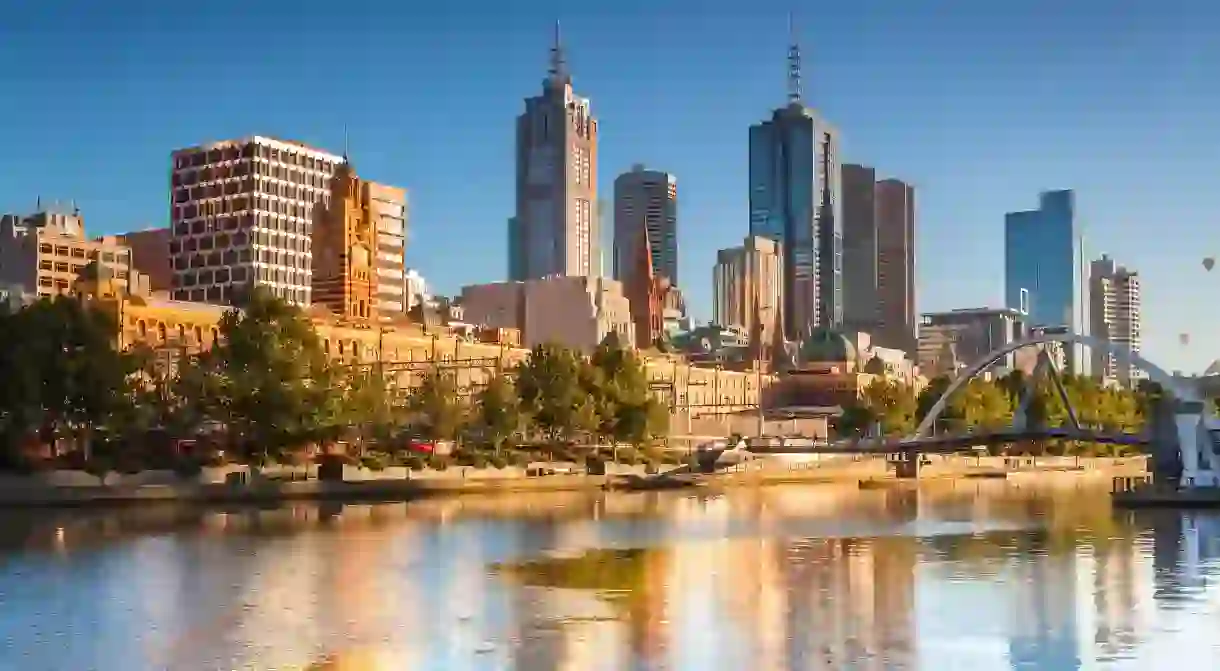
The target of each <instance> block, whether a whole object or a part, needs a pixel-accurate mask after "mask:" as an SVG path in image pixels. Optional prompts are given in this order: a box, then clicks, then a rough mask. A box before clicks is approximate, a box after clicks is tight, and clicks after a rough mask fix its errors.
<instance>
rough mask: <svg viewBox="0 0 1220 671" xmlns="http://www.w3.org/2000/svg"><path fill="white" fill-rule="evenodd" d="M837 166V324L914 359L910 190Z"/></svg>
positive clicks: (871, 172) (892, 181)
mask: <svg viewBox="0 0 1220 671" xmlns="http://www.w3.org/2000/svg"><path fill="white" fill-rule="evenodd" d="M876 176H877V173H876V171H875V170H874V169H872V168H869V167H866V166H862V165H844V166H843V320H844V322H845V324H846V325H847V326H848V327H849V328H851V329H853V330H860V331H867V332H868V333H870V334H872V336H873V341H874V342H876V343H877V344H879V345H882V346H884V347H892V348H894V349H900V350H903V351H905V352H907V354H909V355H911V356H914V354H915V349H916V332H915V331H916V328H917V324H916V314H915V189H914V188H913V187H911V186H910V185H909V184H906V183H905V182H902V181H900V180H897V179H886V180H882V181H880V182H878V181H876Z"/></svg>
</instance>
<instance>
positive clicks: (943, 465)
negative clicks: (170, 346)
mask: <svg viewBox="0 0 1220 671" xmlns="http://www.w3.org/2000/svg"><path fill="white" fill-rule="evenodd" d="M538 466H543V467H544V468H547V469H549V470H550V471H553V473H551V474H548V475H541V476H538V475H529V474H527V470H526V469H523V468H503V469H496V468H473V467H453V468H449V469H446V470H444V471H433V470H428V469H425V470H418V471H410V470H407V469H405V468H399V467H394V468H387V469H385V470H382V471H369V470H366V469H362V468H355V467H345V471H344V477H343V481H342V482H338V481H321V480H317V479H316V469H314V468H312V467H296V468H294V467H272V468H266V469H248V468H246V467H238V466H230V467H225V468H217V469H204V471H203V472H202V473H201V474H200V475H199V477H198V478H192V479H184V478H181V477H179V476H178V475H177V474H175V473H173V472H171V471H146V472H143V473H135V474H125V475H123V474H111V475H109V476H107V477H106V478H104V479H101V478H98V477H96V476H93V475H90V474H88V473H84V472H80V471H55V472H51V473H46V474H39V475H34V476H11V475H6V476H0V506H4V507H38V506H91V505H119V504H132V503H147V502H157V501H165V502H181V503H201V504H219V503H274V502H277V501H285V500H301V499H316V500H343V501H408V500H413V499H417V498H423V497H428V496H439V495H457V494H500V493H513V492H539V491H578V490H594V489H598V488H601V487H602V486H604V485H605V483H606V482H607V479H608V477H614V476H624V475H637V476H643V475H645V473H644V469H643V468H642V467H637V466H621V465H620V466H617V467H614V468H612V469H610V472H609V474H608V475H586V474H584V473H583V472H582V471H581V469H578V468H576V465H575V464H535V465H531V469H530V470H534V469H536V468H537V467H538ZM1146 471H1147V462H1146V459H1145V458H1143V457H1137V458H1126V459H1103V458H1095V459H1084V458H1071V457H1058V458H1056V457H1050V458H1005V457H982V458H976V457H945V458H934V459H931V460H930V461H929V462H928V463H927V464H926V465H924V466H923V467H922V468H921V473H920V479H921V480H925V479H926V480H936V479H960V478H970V477H1000V478H1004V477H1006V478H1008V479H1010V480H1019V479H1023V478H1030V479H1036V480H1039V481H1042V480H1046V479H1048V478H1082V477H1085V478H1094V477H1096V478H1106V479H1110V478H1114V477H1121V476H1126V475H1131V474H1142V473H1145V472H1146ZM700 477H701V478H703V479H704V481H705V482H706V483H707V484H709V485H711V486H760V485H771V484H785V483H794V484H795V483H804V484H819V483H839V484H843V483H848V484H851V483H859V482H867V481H888V480H895V477H894V469H893V467H892V465H891V464H888V463H887V462H886V461H885V460H884V459H882V458H877V457H871V456H870V457H860V456H857V457H837V458H833V459H825V460H820V461H806V462H791V461H783V460H773V459H755V460H752V461H748V462H745V463H742V464H738V465H736V466H732V467H729V468H727V469H725V470H723V471H720V472H718V473H715V474H709V475H704V476H700Z"/></svg>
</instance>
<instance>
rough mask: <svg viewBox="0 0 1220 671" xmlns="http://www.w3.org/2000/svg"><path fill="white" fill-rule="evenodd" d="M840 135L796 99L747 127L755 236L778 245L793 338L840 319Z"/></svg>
mask: <svg viewBox="0 0 1220 671" xmlns="http://www.w3.org/2000/svg"><path fill="white" fill-rule="evenodd" d="M838 144H839V138H838V131H837V130H835V128H834V127H833V126H831V125H830V124H829V123H828V122H827V121H826V120H825V119H823V118H822V117H821V115H819V114H818V113H817V112H816V111H814V110H812V109H810V108H808V107H806V106H805V105H804V104H802V103H801V102H800V100H799V98H797V97H794V98H793V99H792V101H791V102H790V104H789V105H787V106H786V107H783V108H780V109H777V110H775V112H774V113H773V114H772V116H771V119H770V120H768V121H764V122H762V123H760V124H756V125H754V126H751V127H750V167H749V171H750V176H749V181H750V196H749V203H750V234H751V235H760V236H763V237H767V238H771V239H773V240H776V241H778V242H779V243H780V246H781V247H782V249H783V257H784V292H783V306H784V309H783V320H784V332H785V335H786V336H787V338H788V339H789V340H800V336H801V335H802V334H808V333H810V332H811V330H812V329H815V328H818V327H821V326H835V325H837V324H840V323H842V321H843V229H842V221H843V217H842V199H841V192H842V183H841V180H840V172H841V171H840V164H839V152H838Z"/></svg>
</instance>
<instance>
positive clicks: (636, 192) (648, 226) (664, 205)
mask: <svg viewBox="0 0 1220 671" xmlns="http://www.w3.org/2000/svg"><path fill="white" fill-rule="evenodd" d="M643 234H647V236H648V250H649V253H650V254H651V256H652V259H651V261H652V269H653V272H655V273H656V274H658V275H661V276H664V277H667V278H669V280H670V282H672V283H673V284H677V283H678V181H677V179H675V178H674V176H673V175H671V174H669V173H667V172H661V171H659V170H646V169H645V168H644V166H642V165H639V164H637V165H635V166H633V167H632V168H631V171H630V172H625V173H623V174H621V175H619V176H618V178H616V179H615V180H614V255H613V258H614V262H613V266H614V268H613V270H614V279H616V280H618V281H620V282H623V283H627V282H628V281H629V275H630V274H631V272H632V271H633V270H635V269H636V268H637V267H638V265H639V264H638V260H637V258H636V256H637V253H636V250H638V249H639V240H640V236H641V235H643Z"/></svg>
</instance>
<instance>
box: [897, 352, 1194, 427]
mask: <svg viewBox="0 0 1220 671" xmlns="http://www.w3.org/2000/svg"><path fill="white" fill-rule="evenodd" d="M1055 342H1057V343H1071V344H1080V345H1084V346H1085V347H1088V348H1089V349H1093V350H1097V349H1102V350H1105V351H1107V352H1109V353H1110V354H1112V355H1114V356H1115V358H1117V359H1118V363H1119V365H1120V366H1123V367H1128V368H1129V367H1130V366H1131V364H1135V365H1136V366H1138V367H1139V368H1140V370H1143V371H1144V372H1146V373H1148V377H1149V379H1150V380H1152V381H1153V382H1156V383H1157V384H1160V385H1161V386H1162V387H1164V388H1165V389H1168V390H1170V391H1171V392H1173V394H1174V396H1175V397H1177V398H1178V399H1179V400H1183V401H1200V400H1202V398H1201V395H1200V393H1199V390H1198V389H1196V388H1194V387H1193V386H1192V385H1189V384H1184V383H1183V381H1181V380H1179V379H1177V378H1175V377H1174V376H1172V375H1170V374H1169V373H1166V372H1165V370H1164V369H1163V368H1161V367H1160V366H1158V365H1156V364H1154V363H1152V362H1151V361H1149V360H1147V359H1145V358H1143V357H1141V356H1140V355H1138V354H1133V353H1132V352H1131V351H1130V350H1128V349H1125V348H1123V347H1119V346H1117V345H1115V344H1113V343H1111V342H1108V341H1106V340H1101V339H1099V338H1094V337H1092V336H1086V335H1080V334H1078V333H1043V334H1039V335H1034V336H1030V337H1028V338H1024V339H1022V340H1014V341H1013V342H1011V343H1008V344H1007V345H1005V346H1003V347H1001V348H999V349H997V350H995V351H993V352H991V353H990V354H988V355H986V356H984V357H983V358H982V359H980V360H978V361H976V362H975V363H974V364H972V365H971V366H970V367H969V368H967V369H966V370H964V371H962V372H961V373H960V374H959V375H958V376H957V378H956V379H954V380H953V384H950V385H949V388H948V389H946V390H945V393H944V394H941V397H940V398H939V399H937V400H936V404H935V405H933V406H932V407H931V408H930V409H929V410H928V414H927V416H925V417H924V418H923V421H922V422H920V423H919V426H918V427H916V429H915V435H914V437H915V438H924V437H927V436H929V435H931V433H932V429H933V427H935V426H936V420H938V419H940V416H941V415H942V414H944V412H945V408H947V407H948V406H949V399H950V398H952V397H953V394H955V393H956V392H957V390H958V389H960V388H961V387H963V386H965V385H966V384H967V383H968V382H970V380H972V379H974V378H975V377H977V376H978V375H979V374H980V373H982V372H983V371H984V370H987V368H988V367H990V366H991V365H992V364H994V363H995V362H997V361H999V360H1000V359H1002V358H1004V357H1005V356H1008V355H1009V354H1012V353H1013V352H1016V351H1017V350H1019V349H1023V348H1026V347H1034V346H1036V345H1045V344H1047V343H1055Z"/></svg>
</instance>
